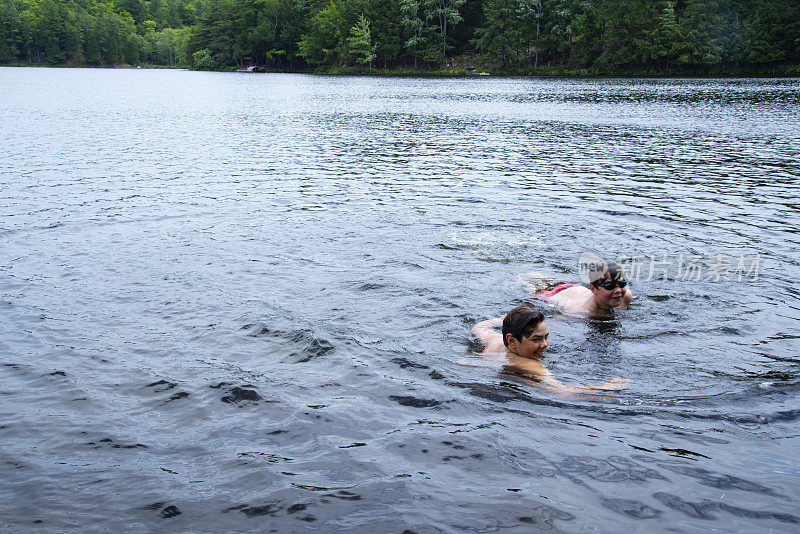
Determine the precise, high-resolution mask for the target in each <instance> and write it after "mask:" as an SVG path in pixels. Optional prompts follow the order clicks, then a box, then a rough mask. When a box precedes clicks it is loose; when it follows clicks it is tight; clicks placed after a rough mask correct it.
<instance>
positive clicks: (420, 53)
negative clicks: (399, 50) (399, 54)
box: [400, 0, 431, 69]
mask: <svg viewBox="0 0 800 534" xmlns="http://www.w3.org/2000/svg"><path fill="white" fill-rule="evenodd" d="M419 2H420V0H400V12H401V13H402V15H403V22H402V24H403V29H404V31H405V36H406V40H405V42H404V45H405V47H406V50H408V51H409V53H410V54H411V56H412V57H413V58H414V68H415V69H416V68H417V59H418V58H422V57H425V56H426V54H425V51H426V50H427V49H428V44H429V41H428V36H429V35H430V33H431V28H430V26H428V24H427V19H426V17H425V16H424V15H423V14H422V12H421V9H420V3H419Z"/></svg>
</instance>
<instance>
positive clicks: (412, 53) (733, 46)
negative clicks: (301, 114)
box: [0, 0, 800, 72]
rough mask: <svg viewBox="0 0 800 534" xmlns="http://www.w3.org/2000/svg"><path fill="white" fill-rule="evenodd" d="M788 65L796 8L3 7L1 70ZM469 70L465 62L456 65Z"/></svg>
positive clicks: (438, 0)
mask: <svg viewBox="0 0 800 534" xmlns="http://www.w3.org/2000/svg"><path fill="white" fill-rule="evenodd" d="M453 56H459V57H460V58H461V60H462V63H463V64H464V65H466V64H469V63H470V62H473V63H477V64H482V65H486V64H492V65H496V66H498V67H500V68H504V69H507V70H518V69H523V70H524V69H536V68H539V67H547V66H551V67H553V66H559V67H568V68H573V69H575V68H590V69H594V70H596V71H601V72H602V71H607V72H613V71H617V72H619V71H625V70H627V71H631V72H634V71H637V69H650V70H651V71H656V72H676V71H678V70H682V69H687V72H691V71H692V69H694V70H697V69H701V70H702V69H706V71H708V70H709V69H712V70H713V69H714V68H719V69H721V68H726V67H729V68H740V67H741V68H744V67H764V66H767V67H769V66H771V65H796V64H797V63H798V62H800V2H797V0H149V1H148V0H0V63H6V64H8V63H33V64H88V65H111V64H113V65H119V64H129V65H138V64H153V65H167V66H173V65H175V66H183V67H193V68H199V69H217V68H226V67H231V66H238V67H242V66H249V65H266V66H269V67H270V68H276V69H298V68H300V69H302V68H308V67H314V66H323V67H330V66H340V67H343V66H347V65H352V66H359V67H360V68H361V69H367V68H372V67H373V65H377V66H379V67H382V68H386V67H409V68H410V67H412V66H414V67H426V68H428V67H438V68H441V67H442V66H445V65H447V64H448V62H449V61H450V59H451V58H452V57H453ZM465 58H470V59H467V60H465Z"/></svg>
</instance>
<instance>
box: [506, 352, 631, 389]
mask: <svg viewBox="0 0 800 534" xmlns="http://www.w3.org/2000/svg"><path fill="white" fill-rule="evenodd" d="M505 370H506V372H508V373H509V374H511V375H513V376H515V377H516V378H518V379H519V380H520V381H522V382H524V383H526V384H530V385H532V386H536V387H539V388H543V389H547V390H549V391H552V392H554V393H558V394H560V395H579V396H580V395H581V394H586V393H588V392H592V391H613V390H618V389H623V388H625V387H626V385H627V381H626V380H624V379H622V378H614V379H612V380H609V381H607V382H604V383H603V384H601V385H600V386H570V385H568V384H565V383H563V382H561V381H560V380H558V379H557V378H556V377H555V376H553V373H551V372H550V370H549V369H548V368H547V367H545V366H544V364H542V363H541V362H540V361H537V360H529V359H526V358H512V361H511V364H510V365H507V366H506V367H505Z"/></svg>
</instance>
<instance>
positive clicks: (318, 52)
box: [298, 0, 349, 65]
mask: <svg viewBox="0 0 800 534" xmlns="http://www.w3.org/2000/svg"><path fill="white" fill-rule="evenodd" d="M348 28H349V26H348V25H347V19H346V13H345V4H344V2H343V1H342V0H332V1H331V2H330V3H329V4H328V5H327V6H325V8H324V9H322V10H321V11H320V12H319V13H317V14H316V15H314V17H313V18H312V19H311V21H310V23H309V27H308V31H307V32H306V33H304V34H303V36H302V38H301V39H300V43H299V45H298V47H299V52H298V54H299V55H300V56H302V57H303V58H305V60H306V61H307V62H308V63H311V64H316V65H321V64H328V65H332V64H334V63H336V62H337V61H339V60H340V59H342V58H341V55H342V54H341V52H342V45H343V40H344V38H345V35H347V29H348Z"/></svg>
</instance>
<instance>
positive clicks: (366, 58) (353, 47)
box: [347, 15, 376, 70]
mask: <svg viewBox="0 0 800 534" xmlns="http://www.w3.org/2000/svg"><path fill="white" fill-rule="evenodd" d="M375 48H376V45H374V44H372V35H371V34H370V31H369V21H368V20H367V19H366V18H364V15H361V16H360V17H359V18H358V23H356V25H355V26H353V27H352V28H350V37H348V38H347V56H348V58H350V59H351V60H353V61H354V62H355V63H356V64H357V65H369V68H370V70H371V69H372V60H373V59H375V57H376V55H375Z"/></svg>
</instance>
